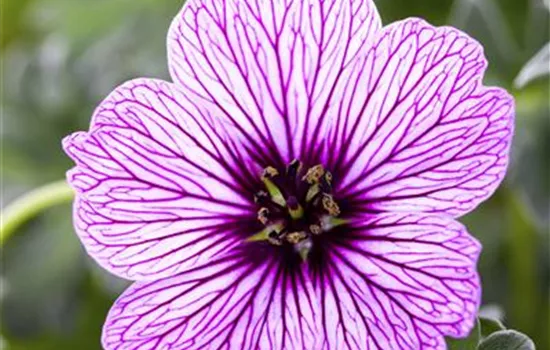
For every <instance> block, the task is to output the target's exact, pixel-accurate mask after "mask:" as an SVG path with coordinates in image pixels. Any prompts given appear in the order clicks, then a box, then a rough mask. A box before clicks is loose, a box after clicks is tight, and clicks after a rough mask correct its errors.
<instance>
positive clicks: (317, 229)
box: [309, 225, 323, 235]
mask: <svg viewBox="0 0 550 350" xmlns="http://www.w3.org/2000/svg"><path fill="white" fill-rule="evenodd" d="M309 231H311V233H313V234H314V235H320V234H321V233H322V232H323V229H322V228H321V226H319V225H310V226H309Z"/></svg>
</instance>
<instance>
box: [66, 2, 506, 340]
mask: <svg viewBox="0 0 550 350" xmlns="http://www.w3.org/2000/svg"><path fill="white" fill-rule="evenodd" d="M168 60H169V69H170V73H171V77H172V79H173V81H174V82H173V83H170V82H164V81H159V80H153V79H145V78H143V79H137V80H133V81H130V82H127V83H125V84H123V85H122V86H120V87H118V88H116V89H115V91H114V92H112V93H111V94H110V95H109V97H107V98H106V100H105V101H103V102H102V103H101V104H100V105H99V107H98V108H97V110H96V111H95V113H94V116H93V118H92V122H91V127H90V131H88V132H78V133H75V134H73V135H71V136H69V137H68V138H66V139H65V140H64V148H65V151H66V152H67V153H68V154H69V155H70V156H71V157H72V158H73V159H74V161H75V162H76V167H75V168H74V169H72V170H70V171H69V173H68V179H69V182H70V183H71V185H72V186H73V187H74V189H75V190H76V192H77V196H76V200H75V204H74V222H75V227H76V231H77V232H78V235H79V236H80V239H81V240H82V242H83V244H84V246H85V247H86V249H87V251H88V253H89V254H90V255H91V256H92V257H93V258H94V259H95V260H96V261H97V262H98V263H99V264H100V265H101V266H103V267H104V268H105V269H107V270H108V271H110V272H112V273H114V274H116V275H117V276H120V277H123V278H127V279H130V280H135V281H137V282H135V283H134V284H133V285H132V286H131V287H130V288H129V289H128V290H127V291H126V292H124V294H123V295H122V296H121V297H120V298H119V299H118V300H117V301H116V303H115V304H114V306H113V308H112V309H111V311H110V313H109V315H108V317H107V321H106V323H105V326H104V329H103V337H102V343H103V346H104V347H105V348H106V349H313V350H317V349H443V348H445V342H444V336H451V337H464V336H466V335H467V334H468V333H469V331H470V330H471V328H472V327H473V324H474V320H475V317H476V312H477V309H478V306H479V303H480V283H479V276H478V274H477V272H476V261H477V258H478V255H479V251H480V245H479V243H478V242H477V241H476V240H475V239H474V238H472V237H471V236H470V235H469V234H468V233H467V231H466V229H465V228H464V226H462V225H461V224H460V223H458V222H457V221H455V218H456V217H459V216H461V215H463V214H465V213H467V212H469V211H471V210H472V209H474V208H475V207H476V206H477V205H478V204H479V203H480V202H482V201H483V200H485V199H486V198H488V197H489V196H490V195H491V194H492V193H493V191H494V190H495V189H496V187H497V186H498V185H499V183H500V182H501V181H502V178H503V176H504V173H505V170H506V166H507V163H508V153H509V148H510V142H511V137H512V133H513V114H514V106H513V100H512V98H511V97H510V96H509V95H508V94H507V93H506V92H505V91H504V90H502V89H499V88H492V87H485V86H483V85H482V78H483V74H484V71H485V68H486V60H485V58H484V55H483V49H482V47H481V45H480V44H479V43H478V42H476V41H475V40H474V39H472V38H470V37H469V36H467V35H466V34H464V33H462V32H460V31H459V30H457V29H454V28H450V27H440V28H436V27H433V26H431V25H430V24H428V23H426V22H424V21H423V20H421V19H406V20H403V21H400V22H397V23H394V24H391V25H389V26H386V27H382V26H381V21H380V17H379V15H378V13H377V10H376V8H375V6H374V3H373V2H372V1H370V0H332V1H330V0H324V1H323V0H273V1H268V0H209V1H207V0H188V2H187V4H186V5H185V6H184V8H183V9H182V11H181V13H180V14H178V16H177V17H176V18H175V20H174V22H173V24H172V26H171V27H170V31H169V35H168Z"/></svg>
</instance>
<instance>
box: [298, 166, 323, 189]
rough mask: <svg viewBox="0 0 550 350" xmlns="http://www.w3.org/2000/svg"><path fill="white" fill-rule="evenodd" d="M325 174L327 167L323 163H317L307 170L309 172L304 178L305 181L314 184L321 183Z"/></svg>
mask: <svg viewBox="0 0 550 350" xmlns="http://www.w3.org/2000/svg"><path fill="white" fill-rule="evenodd" d="M324 174H325V168H323V166H322V165H321V164H319V165H316V166H314V167H312V168H309V169H308V170H307V173H306V174H305V175H304V177H303V178H302V180H303V181H307V183H308V184H310V185H313V184H315V183H319V180H320V179H321V177H322V176H323V175H324Z"/></svg>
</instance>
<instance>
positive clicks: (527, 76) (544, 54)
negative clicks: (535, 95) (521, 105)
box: [514, 42, 550, 89]
mask: <svg viewBox="0 0 550 350" xmlns="http://www.w3.org/2000/svg"><path fill="white" fill-rule="evenodd" d="M548 74H550V42H549V43H547V44H546V45H545V46H544V47H543V48H542V49H541V50H540V51H539V52H538V53H537V54H536V55H535V56H534V57H533V58H531V59H530V60H529V62H527V63H526V64H525V66H523V68H522V69H521V72H520V73H519V75H518V76H517V78H516V80H515V81H514V85H515V86H516V87H517V88H519V89H521V88H523V87H524V86H525V85H527V84H529V83H530V82H531V81H533V80H535V79H537V78H540V77H543V76H546V75H548Z"/></svg>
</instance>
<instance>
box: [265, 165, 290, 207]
mask: <svg viewBox="0 0 550 350" xmlns="http://www.w3.org/2000/svg"><path fill="white" fill-rule="evenodd" d="M278 175H279V171H278V170H277V169H275V168H274V167H272V166H268V167H267V168H265V169H264V171H263V172H262V182H263V183H264V185H265V188H266V189H267V192H269V195H270V196H271V200H272V201H273V202H275V203H277V204H279V205H280V206H282V207H285V206H286V201H285V197H284V196H283V194H282V193H281V190H280V189H279V187H277V185H275V184H274V183H273V181H271V179H273V178H274V177H275V176H278Z"/></svg>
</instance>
